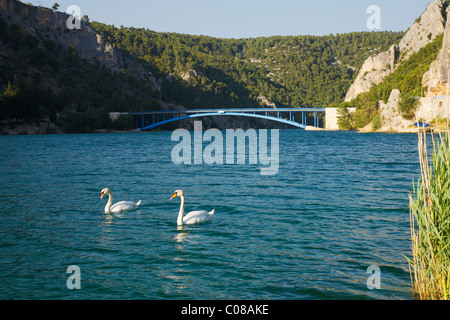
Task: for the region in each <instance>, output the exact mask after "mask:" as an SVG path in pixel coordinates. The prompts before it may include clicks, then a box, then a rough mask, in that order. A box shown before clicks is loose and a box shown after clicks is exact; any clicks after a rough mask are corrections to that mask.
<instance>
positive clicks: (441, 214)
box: [408, 127, 450, 300]
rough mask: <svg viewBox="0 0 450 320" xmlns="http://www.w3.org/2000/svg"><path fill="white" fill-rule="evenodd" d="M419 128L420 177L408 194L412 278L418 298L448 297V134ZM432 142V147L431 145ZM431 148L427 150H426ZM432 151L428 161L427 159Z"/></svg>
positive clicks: (449, 228) (449, 263)
mask: <svg viewBox="0 0 450 320" xmlns="http://www.w3.org/2000/svg"><path fill="white" fill-rule="evenodd" d="M430 137H431V141H427V133H426V132H425V131H424V130H420V131H419V140H418V149H419V158H420V168H421V177H420V179H419V180H418V182H417V185H416V186H414V189H413V192H412V193H411V194H410V195H409V209H410V223H411V241H412V259H408V261H409V267H410V273H411V282H412V284H413V288H414V290H415V292H416V294H417V296H418V298H419V299H421V300H444V299H445V300H447V299H449V298H450V292H449V290H450V268H449V266H450V179H449V178H450V165H449V156H450V148H449V143H450V139H449V138H450V136H449V130H448V127H447V130H446V132H445V134H439V137H435V136H434V135H430ZM431 144H432V146H433V149H432V150H429V149H431V147H430V145H431ZM429 151H430V152H429ZM430 155H431V161H430Z"/></svg>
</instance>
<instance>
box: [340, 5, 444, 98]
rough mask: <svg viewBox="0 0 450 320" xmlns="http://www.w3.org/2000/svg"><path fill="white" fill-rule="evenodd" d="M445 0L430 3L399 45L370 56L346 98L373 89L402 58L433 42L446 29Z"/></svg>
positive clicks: (404, 58)
mask: <svg viewBox="0 0 450 320" xmlns="http://www.w3.org/2000/svg"><path fill="white" fill-rule="evenodd" d="M444 21H445V19H444V16H443V14H442V0H435V1H434V2H432V3H431V4H429V5H428V7H427V9H426V10H425V11H424V13H423V14H422V15H421V16H420V18H418V19H417V20H416V21H415V22H414V24H413V25H412V27H411V28H410V29H409V30H408V32H407V33H406V34H405V36H404V37H403V38H402V40H401V41H400V43H399V44H398V45H393V46H392V47H391V48H390V49H389V51H387V52H382V53H380V54H378V55H376V56H372V57H369V58H368V59H367V60H366V61H365V62H364V64H363V67H362V68H361V70H360V71H359V74H358V76H357V78H356V80H355V81H354V83H353V84H352V86H351V87H350V89H349V90H348V92H347V95H346V97H345V101H347V102H348V101H351V100H353V99H354V98H356V97H357V96H358V95H359V94H361V93H364V92H367V91H369V90H370V88H371V87H372V85H373V84H375V85H376V84H379V83H381V82H382V81H383V79H384V78H385V77H387V76H388V75H389V74H390V73H391V72H393V71H394V70H395V68H396V66H397V65H398V62H399V61H400V60H406V59H408V58H409V57H410V56H411V55H412V54H413V53H415V52H418V51H419V50H420V49H421V48H423V47H424V46H426V45H427V44H428V43H430V42H432V41H433V40H434V39H435V38H436V37H437V36H439V35H440V34H441V33H443V32H444Z"/></svg>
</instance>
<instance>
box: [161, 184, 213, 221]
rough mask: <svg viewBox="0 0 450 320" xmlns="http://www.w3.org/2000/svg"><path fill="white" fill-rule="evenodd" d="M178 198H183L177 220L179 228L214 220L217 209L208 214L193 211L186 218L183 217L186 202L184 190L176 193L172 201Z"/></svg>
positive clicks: (203, 211)
mask: <svg viewBox="0 0 450 320" xmlns="http://www.w3.org/2000/svg"><path fill="white" fill-rule="evenodd" d="M177 196H178V197H180V198H181V206H180V212H179V213H178V219H177V224H178V225H179V226H181V225H183V224H197V223H202V222H206V221H209V220H211V219H212V217H213V215H214V211H215V209H213V210H212V211H210V212H207V211H205V210H201V211H192V212H189V213H188V214H187V215H186V216H184V217H183V214H184V202H185V198H184V192H183V190H177V191H175V192H174V194H173V195H172V197H171V198H170V199H173V198H175V197H177Z"/></svg>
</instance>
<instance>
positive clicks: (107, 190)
mask: <svg viewBox="0 0 450 320" xmlns="http://www.w3.org/2000/svg"><path fill="white" fill-rule="evenodd" d="M107 193H111V191H109V189H108V188H105V189H103V190H102V193H101V194H100V199H103V196H104V195H105V194H107Z"/></svg>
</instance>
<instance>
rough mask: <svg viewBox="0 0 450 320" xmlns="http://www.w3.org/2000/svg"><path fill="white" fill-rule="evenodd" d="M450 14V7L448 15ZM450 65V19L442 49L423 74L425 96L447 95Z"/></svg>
mask: <svg viewBox="0 0 450 320" xmlns="http://www.w3.org/2000/svg"><path fill="white" fill-rule="evenodd" d="M449 15H450V7H449V8H448V9H447V16H449ZM449 66H450V19H448V20H447V24H446V26H445V31H444V38H443V43H442V49H441V51H440V52H439V55H438V58H437V60H436V61H434V62H433V63H432V64H431V66H430V69H429V70H428V71H427V72H426V73H425V74H424V75H423V78H422V87H423V88H424V94H425V97H434V96H441V95H447V92H448V81H449V73H450V70H449Z"/></svg>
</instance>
